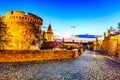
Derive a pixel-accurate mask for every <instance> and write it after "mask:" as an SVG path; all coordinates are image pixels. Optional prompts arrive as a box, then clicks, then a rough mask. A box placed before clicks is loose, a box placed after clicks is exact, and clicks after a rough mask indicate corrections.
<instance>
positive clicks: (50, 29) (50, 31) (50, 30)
mask: <svg viewBox="0 0 120 80" xmlns="http://www.w3.org/2000/svg"><path fill="white" fill-rule="evenodd" d="M47 33H51V34H53V31H52V27H51V24H49V27H48V30H47Z"/></svg>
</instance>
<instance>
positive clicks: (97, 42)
mask: <svg viewBox="0 0 120 80" xmlns="http://www.w3.org/2000/svg"><path fill="white" fill-rule="evenodd" d="M96 45H97V46H98V35H97V36H96Z"/></svg>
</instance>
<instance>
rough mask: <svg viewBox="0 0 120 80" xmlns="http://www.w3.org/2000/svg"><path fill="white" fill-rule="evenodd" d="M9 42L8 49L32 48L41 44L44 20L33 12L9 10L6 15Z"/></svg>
mask: <svg viewBox="0 0 120 80" xmlns="http://www.w3.org/2000/svg"><path fill="white" fill-rule="evenodd" d="M5 23H6V25H7V27H8V33H9V35H10V36H9V37H8V38H9V40H10V41H9V43H8V45H7V47H6V49H7V50H31V49H34V48H36V49H37V48H39V46H40V42H41V41H40V40H41V39H40V37H41V35H40V31H41V26H42V24H43V20H42V18H40V17H37V16H36V15H34V14H32V13H28V14H27V15H25V12H23V11H9V12H7V13H6V15H5Z"/></svg>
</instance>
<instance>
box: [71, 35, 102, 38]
mask: <svg viewBox="0 0 120 80" xmlns="http://www.w3.org/2000/svg"><path fill="white" fill-rule="evenodd" d="M72 36H73V35H72ZM74 37H78V38H96V35H90V34H79V35H75V36H74ZM98 37H102V36H100V35H98Z"/></svg>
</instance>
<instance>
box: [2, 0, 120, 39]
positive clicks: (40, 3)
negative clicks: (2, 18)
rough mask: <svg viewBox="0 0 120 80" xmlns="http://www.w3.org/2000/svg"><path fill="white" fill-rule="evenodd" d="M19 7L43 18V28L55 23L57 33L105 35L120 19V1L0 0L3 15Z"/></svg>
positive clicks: (59, 34) (66, 34) (66, 36)
mask: <svg viewBox="0 0 120 80" xmlns="http://www.w3.org/2000/svg"><path fill="white" fill-rule="evenodd" d="M12 10H20V11H25V12H26V13H27V12H31V13H33V14H36V15H37V16H40V17H41V18H42V19H43V25H42V29H43V30H45V31H46V30H47V27H48V25H49V23H50V24H51V25H52V29H53V32H54V34H55V36H62V37H65V38H68V37H70V36H71V35H73V36H75V35H81V34H82V35H83V34H85V35H86V34H90V35H103V32H106V31H107V29H108V28H109V27H110V26H113V27H117V24H118V23H119V22H120V0H0V14H1V15H5V13H6V12H7V11H12Z"/></svg>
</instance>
